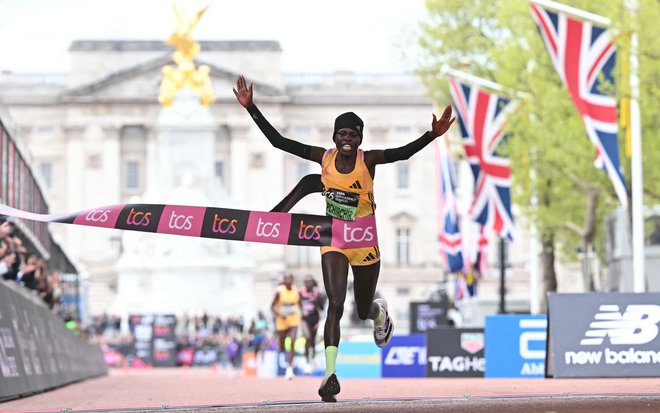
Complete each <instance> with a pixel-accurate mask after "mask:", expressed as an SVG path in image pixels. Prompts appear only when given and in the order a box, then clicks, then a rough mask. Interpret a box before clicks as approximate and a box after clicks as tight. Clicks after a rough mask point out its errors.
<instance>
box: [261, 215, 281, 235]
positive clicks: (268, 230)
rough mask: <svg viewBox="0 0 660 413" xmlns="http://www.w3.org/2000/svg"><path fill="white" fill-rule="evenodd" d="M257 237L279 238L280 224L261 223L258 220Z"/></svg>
mask: <svg viewBox="0 0 660 413" xmlns="http://www.w3.org/2000/svg"><path fill="white" fill-rule="evenodd" d="M256 233H257V236H259V237H265V238H277V237H279V236H280V223H279V222H263V221H262V220H261V218H259V222H258V223H257V231H256Z"/></svg>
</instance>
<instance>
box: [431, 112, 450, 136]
mask: <svg viewBox="0 0 660 413" xmlns="http://www.w3.org/2000/svg"><path fill="white" fill-rule="evenodd" d="M450 119H451V120H450ZM455 120H456V117H454V118H452V117H451V105H447V107H446V108H445V110H444V111H443V112H442V116H440V119H436V117H435V113H434V114H433V121H432V122H431V137H433V138H437V137H438V136H442V135H443V134H444V133H445V132H447V130H448V129H449V127H450V126H451V124H452V123H454V121H455Z"/></svg>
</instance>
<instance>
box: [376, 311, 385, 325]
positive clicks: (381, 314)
mask: <svg viewBox="0 0 660 413" xmlns="http://www.w3.org/2000/svg"><path fill="white" fill-rule="evenodd" d="M383 324H385V310H383V308H382V307H381V309H380V312H379V313H378V317H376V318H375V319H374V325H376V326H382V325H383Z"/></svg>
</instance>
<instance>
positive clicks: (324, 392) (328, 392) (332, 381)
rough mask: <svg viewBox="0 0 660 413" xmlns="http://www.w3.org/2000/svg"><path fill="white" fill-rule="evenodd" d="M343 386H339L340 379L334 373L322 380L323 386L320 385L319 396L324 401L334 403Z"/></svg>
mask: <svg viewBox="0 0 660 413" xmlns="http://www.w3.org/2000/svg"><path fill="white" fill-rule="evenodd" d="M340 391H341V388H340V387H339V380H337V375H336V374H335V373H332V374H331V375H329V376H328V377H326V378H324V379H323V381H322V382H321V387H319V396H321V400H323V401H324V402H331V403H334V402H336V401H337V398H336V397H335V396H336V395H337V394H339V392H340Z"/></svg>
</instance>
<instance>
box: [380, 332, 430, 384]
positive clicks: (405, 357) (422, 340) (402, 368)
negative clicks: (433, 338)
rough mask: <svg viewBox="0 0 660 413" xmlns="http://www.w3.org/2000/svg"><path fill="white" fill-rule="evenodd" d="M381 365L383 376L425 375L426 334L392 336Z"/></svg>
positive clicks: (384, 351) (385, 348)
mask: <svg viewBox="0 0 660 413" xmlns="http://www.w3.org/2000/svg"><path fill="white" fill-rule="evenodd" d="M381 365H382V372H383V377H426V335H424V334H410V335H407V336H393V337H392V340H390V342H389V344H388V345H387V346H385V347H384V348H383V349H382V357H381Z"/></svg>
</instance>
